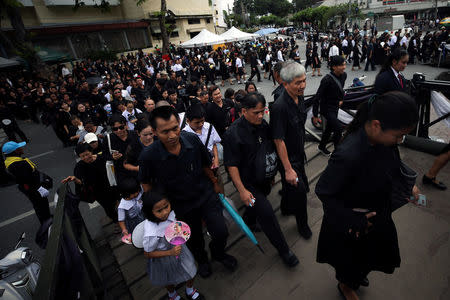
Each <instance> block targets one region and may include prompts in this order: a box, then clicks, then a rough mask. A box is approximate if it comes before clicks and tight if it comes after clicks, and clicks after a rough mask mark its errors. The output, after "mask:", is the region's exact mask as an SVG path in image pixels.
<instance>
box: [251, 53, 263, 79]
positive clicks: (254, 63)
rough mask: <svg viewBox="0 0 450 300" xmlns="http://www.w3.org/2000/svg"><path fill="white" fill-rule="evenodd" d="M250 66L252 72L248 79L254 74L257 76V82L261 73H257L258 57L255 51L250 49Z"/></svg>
mask: <svg viewBox="0 0 450 300" xmlns="http://www.w3.org/2000/svg"><path fill="white" fill-rule="evenodd" d="M250 68H251V69H252V73H251V75H250V78H249V79H248V81H252V79H253V76H255V75H256V77H257V78H258V82H261V74H260V73H259V68H258V59H257V57H256V52H255V51H252V54H251V56H250Z"/></svg>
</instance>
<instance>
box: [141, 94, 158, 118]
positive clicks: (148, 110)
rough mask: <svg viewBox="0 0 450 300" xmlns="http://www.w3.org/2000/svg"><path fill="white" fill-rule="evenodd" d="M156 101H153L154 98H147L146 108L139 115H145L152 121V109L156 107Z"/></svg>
mask: <svg viewBox="0 0 450 300" xmlns="http://www.w3.org/2000/svg"><path fill="white" fill-rule="evenodd" d="M155 106H156V104H155V101H153V99H150V98H147V99H145V103H144V108H145V111H144V112H143V113H142V114H141V115H139V116H138V119H139V117H145V118H146V119H147V120H148V121H150V116H151V114H152V111H153V110H154V109H155Z"/></svg>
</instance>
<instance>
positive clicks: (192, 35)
mask: <svg viewBox="0 0 450 300" xmlns="http://www.w3.org/2000/svg"><path fill="white" fill-rule="evenodd" d="M199 33H200V31H196V32H190V33H189V36H190V37H191V39H192V38H193V37H194V36H196V35H197V34H199Z"/></svg>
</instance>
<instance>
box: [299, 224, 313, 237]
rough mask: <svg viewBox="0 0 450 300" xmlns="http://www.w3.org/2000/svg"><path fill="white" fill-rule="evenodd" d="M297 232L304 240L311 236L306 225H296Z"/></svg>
mask: <svg viewBox="0 0 450 300" xmlns="http://www.w3.org/2000/svg"><path fill="white" fill-rule="evenodd" d="M297 230H298V233H300V235H301V236H302V237H303V238H304V239H305V240H309V239H310V238H311V236H312V231H311V229H310V228H309V226H308V224H306V225H301V226H300V225H297Z"/></svg>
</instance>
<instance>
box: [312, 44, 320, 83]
mask: <svg viewBox="0 0 450 300" xmlns="http://www.w3.org/2000/svg"><path fill="white" fill-rule="evenodd" d="M321 66H322V63H321V62H320V58H319V53H318V52H317V46H316V45H314V47H313V52H312V69H313V71H312V75H311V76H316V75H315V73H316V70H317V76H319V77H320V76H322V74H321V73H320V67H321Z"/></svg>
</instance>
